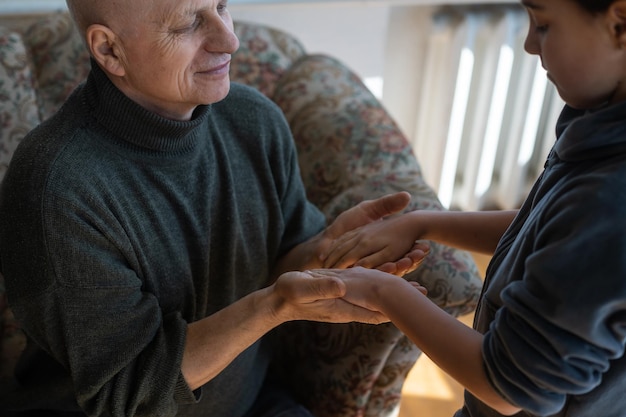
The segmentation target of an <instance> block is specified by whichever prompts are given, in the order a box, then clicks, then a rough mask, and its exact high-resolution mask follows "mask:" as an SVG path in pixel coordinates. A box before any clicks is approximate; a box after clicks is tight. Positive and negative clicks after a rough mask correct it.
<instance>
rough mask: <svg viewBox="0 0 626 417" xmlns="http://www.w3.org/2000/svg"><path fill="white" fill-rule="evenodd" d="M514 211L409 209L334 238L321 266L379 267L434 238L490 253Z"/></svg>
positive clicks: (451, 244)
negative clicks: (409, 210)
mask: <svg viewBox="0 0 626 417" xmlns="http://www.w3.org/2000/svg"><path fill="white" fill-rule="evenodd" d="M516 214H517V211H516V210H511V211H477V212H460V211H425V210H424V211H420V210H417V211H412V212H408V213H405V214H402V215H399V216H394V217H391V218H388V219H385V220H381V221H378V222H374V223H371V224H368V225H366V226H364V227H361V228H358V229H355V230H353V231H351V232H348V233H346V234H344V235H343V236H341V237H340V238H338V239H336V240H335V241H334V242H333V244H332V245H331V246H330V248H329V249H328V250H327V251H326V253H325V254H324V255H323V261H324V268H346V267H350V266H364V267H367V268H378V267H380V266H381V265H383V264H384V262H385V261H387V260H389V259H398V258H400V257H402V256H404V255H405V254H406V253H409V252H410V251H411V248H412V247H413V246H414V244H415V241H416V240H434V241H437V242H440V243H443V244H447V245H449V246H454V247H457V248H460V249H465V250H470V251H474V252H480V253H493V251H494V250H495V247H496V245H497V244H498V241H499V240H500V238H501V237H502V235H503V234H504V231H505V230H506V228H507V227H508V226H509V225H510V224H511V222H512V221H513V218H514V217H515V215H516Z"/></svg>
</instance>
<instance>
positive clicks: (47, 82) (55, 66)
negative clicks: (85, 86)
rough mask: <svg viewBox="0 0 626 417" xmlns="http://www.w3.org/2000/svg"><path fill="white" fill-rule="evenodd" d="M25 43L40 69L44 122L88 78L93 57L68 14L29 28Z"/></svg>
mask: <svg viewBox="0 0 626 417" xmlns="http://www.w3.org/2000/svg"><path fill="white" fill-rule="evenodd" d="M24 43H25V44H26V46H27V48H28V49H29V51H30V55H31V59H32V61H33V65H34V68H36V69H37V70H36V74H35V76H36V82H37V95H38V97H37V99H38V103H39V112H40V117H41V120H45V119H47V118H48V117H50V116H51V115H52V114H53V113H54V112H56V111H57V110H58V109H59V107H61V105H62V104H63V102H65V99H66V98H67V97H68V96H69V95H70V93H71V92H72V91H73V90H74V88H76V86H77V85H78V84H79V83H80V82H81V81H83V80H84V79H85V78H87V74H88V73H89V54H88V52H87V48H86V47H85V45H84V44H83V42H82V40H81V38H80V36H78V31H77V30H76V28H75V26H74V24H73V22H72V20H71V19H70V17H69V15H68V14H67V13H53V14H50V15H48V16H45V17H44V18H43V19H42V21H40V22H38V23H37V24H33V25H31V26H29V27H28V29H27V30H26V31H25V33H24Z"/></svg>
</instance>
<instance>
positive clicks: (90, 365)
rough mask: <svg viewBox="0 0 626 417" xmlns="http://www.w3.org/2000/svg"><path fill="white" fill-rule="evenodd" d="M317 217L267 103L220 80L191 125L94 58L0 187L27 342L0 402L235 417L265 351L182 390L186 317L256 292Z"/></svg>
mask: <svg viewBox="0 0 626 417" xmlns="http://www.w3.org/2000/svg"><path fill="white" fill-rule="evenodd" d="M324 224H325V220H324V217H323V215H322V214H321V213H320V212H319V211H318V210H317V209H316V208H315V207H313V206H312V205H311V204H310V203H309V202H307V200H306V196H305V191H304V189H303V185H302V183H301V180H300V174H299V170H298V165H297V158H296V153H295V149H294V146H293V142H292V137H291V134H290V132H289V128H288V126H287V124H286V122H285V121H284V119H283V116H282V113H281V112H280V110H279V109H278V108H277V107H276V106H275V105H273V104H272V103H271V102H270V101H269V100H268V99H266V98H265V97H263V96H261V95H260V94H259V93H257V92H255V91H254V90H252V89H251V88H248V87H244V86H241V85H233V86H232V89H231V92H230V94H229V96H228V97H227V98H226V99H225V100H223V101H222V102H219V103H216V104H213V105H211V106H201V107H198V108H197V109H196V111H195V113H194V116H193V118H192V120H191V121H187V122H176V121H171V120H166V119H163V118H161V117H159V116H157V115H155V114H153V113H150V112H148V111H146V110H144V109H143V108H141V107H139V106H138V105H136V104H135V103H133V102H132V101H130V100H129V99H128V98H126V97H125V96H124V95H123V94H122V93H121V92H120V91H119V90H117V89H116V88H115V87H114V86H113V85H112V83H111V82H110V81H109V80H108V78H107V77H106V75H105V74H104V73H103V72H102V71H101V70H100V69H99V68H97V66H96V65H95V64H94V69H93V70H92V72H91V74H90V76H89V78H88V80H87V81H86V83H85V84H84V85H83V86H81V87H79V88H78V89H77V90H76V91H75V92H74V94H73V95H72V96H71V97H70V98H69V100H68V102H67V103H66V104H65V105H64V107H63V108H62V109H61V110H60V111H59V112H58V113H57V114H56V115H55V116H54V117H52V118H51V119H50V120H49V121H47V122H45V123H43V124H42V125H41V126H40V127H38V128H37V129H35V130H34V131H33V132H31V134H29V135H28V137H27V138H26V139H24V141H23V142H22V144H21V145H20V147H19V149H18V150H17V152H16V154H15V157H14V159H13V161H12V163H11V166H10V169H9V171H8V172H7V174H6V177H5V180H4V183H3V185H2V189H1V194H0V260H1V263H0V264H1V268H2V273H3V274H4V276H5V279H6V282H7V291H8V296H9V301H10V305H11V306H12V308H13V311H14V312H15V314H16V316H17V318H18V320H20V321H21V323H22V325H23V328H24V329H25V331H26V333H27V335H28V337H29V346H28V349H27V351H26V352H25V354H24V355H23V357H22V359H21V361H20V363H19V365H18V370H17V373H16V378H15V379H14V380H12V381H4V383H3V385H2V387H0V389H1V390H2V397H0V404H1V406H0V409H2V408H4V409H5V410H6V409H8V408H10V407H15V408H16V409H22V410H25V409H43V410H58V411H60V412H61V414H62V415H71V414H70V413H69V412H71V411H75V412H78V413H79V414H77V415H81V414H88V415H90V416H98V415H112V416H151V417H152V416H157V415H158V416H174V415H176V414H177V413H179V412H180V414H184V415H186V416H188V415H195V414H198V415H203V416H212V417H219V416H223V417H236V416H240V415H242V414H243V413H244V412H245V411H246V410H247V409H248V407H249V406H250V403H251V402H252V401H253V400H254V398H255V395H256V393H257V392H258V390H259V387H260V385H261V383H262V380H263V378H264V376H265V372H266V367H267V362H268V356H269V354H268V352H267V349H266V347H265V345H263V344H262V343H260V342H259V343H257V344H255V345H253V346H252V347H251V348H249V349H248V350H247V351H245V352H244V353H243V354H241V355H240V356H239V357H238V358H237V359H236V360H235V361H234V362H233V363H232V364H231V365H230V366H229V367H228V368H227V369H226V370H225V371H224V372H222V373H221V374H220V375H219V376H218V377H217V378H215V379H214V380H212V381H211V382H210V383H208V384H207V385H205V386H204V387H202V389H200V390H197V391H196V392H191V391H190V390H189V388H188V386H187V385H186V383H185V382H184V380H183V378H182V375H181V372H180V365H181V360H182V356H183V348H184V339H185V329H186V324H187V323H189V322H193V321H195V320H198V319H201V318H203V317H206V316H207V315H210V314H212V313H214V312H216V311H218V310H220V309H222V308H224V307H226V306H227V305H229V304H231V303H232V302H234V301H235V300H238V299H240V298H241V297H243V296H244V295H246V294H249V293H250V292H252V291H255V290H257V289H259V288H261V287H264V286H266V285H267V284H268V276H269V271H270V269H271V267H272V265H273V263H274V262H275V261H276V259H277V258H279V257H280V256H281V255H282V254H284V253H285V252H286V251H288V250H289V249H290V248H291V247H293V246H294V245H296V244H297V243H299V242H301V241H303V240H305V239H307V238H309V237H311V236H312V235H314V234H315V233H317V232H319V231H320V230H321V229H322V228H323V227H324ZM183 410H184V411H183ZM180 414H179V415H180Z"/></svg>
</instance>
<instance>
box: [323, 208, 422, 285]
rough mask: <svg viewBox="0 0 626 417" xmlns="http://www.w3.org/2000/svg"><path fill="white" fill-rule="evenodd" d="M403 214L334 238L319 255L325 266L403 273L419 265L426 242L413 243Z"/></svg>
mask: <svg viewBox="0 0 626 417" xmlns="http://www.w3.org/2000/svg"><path fill="white" fill-rule="evenodd" d="M406 223H407V217H406V216H404V215H401V216H397V217H393V218H389V219H385V220H380V221H377V222H373V223H370V224H368V225H365V226H363V227H360V228H358V229H355V230H353V231H350V232H347V233H345V234H344V235H342V236H340V237H338V238H336V239H335V240H334V241H333V242H332V244H331V245H330V247H329V248H328V249H327V250H326V252H325V254H324V255H323V257H322V262H323V266H324V268H348V267H353V266H362V267H365V268H377V269H380V270H381V271H384V272H388V273H392V274H395V275H400V276H401V275H404V274H406V273H408V272H410V271H412V270H414V269H415V268H417V266H419V264H420V263H421V262H422V260H423V259H424V257H425V256H426V255H427V254H428V251H429V247H428V245H426V244H425V243H422V242H416V241H415V240H416V237H415V236H414V235H413V233H412V230H411V227H410V226H407V224H406Z"/></svg>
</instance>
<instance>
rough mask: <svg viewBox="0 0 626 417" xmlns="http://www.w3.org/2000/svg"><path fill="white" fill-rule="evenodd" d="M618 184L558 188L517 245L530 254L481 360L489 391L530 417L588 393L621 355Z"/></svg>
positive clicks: (598, 181)
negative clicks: (493, 391)
mask: <svg viewBox="0 0 626 417" xmlns="http://www.w3.org/2000/svg"><path fill="white" fill-rule="evenodd" d="M623 178H624V176H623V175H621V174H620V175H615V176H613V177H608V178H607V177H603V176H593V175H588V176H585V177H584V178H582V179H581V178H578V179H574V180H571V181H572V182H571V183H569V184H561V187H560V192H557V193H555V194H553V195H552V196H550V198H547V197H546V198H544V200H542V201H539V202H537V205H539V206H541V205H545V207H546V209H545V210H538V212H540V213H542V214H541V218H534V219H533V218H532V217H531V218H530V219H529V220H527V226H525V227H526V229H525V230H522V232H521V235H520V236H518V240H519V239H521V240H525V241H526V242H524V243H523V244H525V245H529V246H531V247H532V250H531V251H530V253H531V254H530V256H528V257H526V259H525V260H524V263H525V272H524V276H523V278H522V279H521V280H518V281H514V282H513V283H512V284H510V285H508V286H507V287H505V288H504V290H503V291H502V293H501V299H502V303H503V307H502V308H500V309H499V310H498V311H497V314H496V319H495V321H494V322H492V324H491V327H490V330H489V331H488V332H487V334H486V335H485V340H484V346H483V353H484V360H485V365H486V371H487V373H488V375H489V377H490V379H491V381H492V383H493V385H494V387H495V388H496V389H497V390H499V391H500V392H501V393H502V395H503V396H504V397H506V398H508V399H509V400H510V401H511V402H512V403H514V404H517V405H519V406H521V407H522V408H523V409H525V410H529V411H530V412H531V413H533V414H537V415H552V414H554V413H556V412H558V411H559V410H561V408H562V407H563V405H564V404H565V401H566V398H567V397H568V396H569V395H581V394H586V393H588V392H590V391H591V390H593V389H594V388H595V387H597V386H598V385H599V384H600V383H601V381H602V378H603V375H604V373H605V372H607V371H608V369H609V367H610V362H611V360H613V359H616V358H619V357H621V356H622V355H623V354H624V345H625V343H626V280H624V277H625V276H626V257H625V256H624V254H626V217H625V216H624V215H623V207H624V204H625V203H626V196H625V195H624V193H623V189H624V186H625V184H624V180H623ZM615 190H620V191H619V192H616V191H615ZM548 207H549V208H548ZM522 234H524V235H525V236H522ZM530 240H532V242H530ZM504 273H510V271H509V272H504ZM491 307H492V308H493V306H491Z"/></svg>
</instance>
